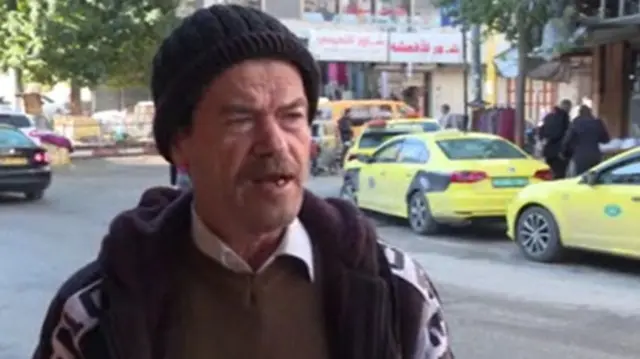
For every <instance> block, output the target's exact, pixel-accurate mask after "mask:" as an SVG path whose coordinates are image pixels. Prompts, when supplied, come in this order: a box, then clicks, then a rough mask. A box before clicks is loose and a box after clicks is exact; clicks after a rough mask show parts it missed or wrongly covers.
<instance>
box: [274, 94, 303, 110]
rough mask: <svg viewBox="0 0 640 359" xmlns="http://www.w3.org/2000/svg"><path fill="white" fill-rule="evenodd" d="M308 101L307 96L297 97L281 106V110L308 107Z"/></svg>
mask: <svg viewBox="0 0 640 359" xmlns="http://www.w3.org/2000/svg"><path fill="white" fill-rule="evenodd" d="M307 106H308V101H307V99H306V98H305V97H298V98H297V99H295V100H293V101H291V102H289V103H287V104H284V105H282V106H280V108H279V110H281V111H289V110H294V109H296V108H298V107H307Z"/></svg>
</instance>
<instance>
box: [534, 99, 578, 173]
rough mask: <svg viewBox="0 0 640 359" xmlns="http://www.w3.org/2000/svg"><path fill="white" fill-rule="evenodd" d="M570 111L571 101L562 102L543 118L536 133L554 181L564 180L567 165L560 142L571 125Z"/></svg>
mask: <svg viewBox="0 0 640 359" xmlns="http://www.w3.org/2000/svg"><path fill="white" fill-rule="evenodd" d="M570 110H571V101H569V100H566V99H565V100H562V102H560V105H559V106H557V107H554V109H553V111H551V112H550V113H549V114H547V115H546V116H545V117H544V119H543V120H542V126H541V127H540V130H539V132H538V136H539V138H540V140H542V141H544V147H543V150H542V156H543V157H544V159H545V162H547V164H548V165H549V167H550V168H551V172H553V178H554V179H559V178H564V177H565V176H566V172H567V166H568V164H569V162H568V161H567V159H566V157H565V156H564V155H565V154H564V153H563V152H562V140H563V138H564V137H565V135H566V133H567V130H568V129H569V126H570V124H571V122H570V120H569V111H570Z"/></svg>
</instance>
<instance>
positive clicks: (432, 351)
mask: <svg viewBox="0 0 640 359" xmlns="http://www.w3.org/2000/svg"><path fill="white" fill-rule="evenodd" d="M191 196H192V195H191V193H184V194H181V192H179V191H176V190H171V189H167V188H156V189H151V190H148V191H147V192H145V194H144V195H143V196H142V198H141V200H140V203H139V205H138V207H137V208H134V209H132V210H130V211H127V212H124V213H122V214H121V215H119V216H118V217H116V219H115V220H114V221H113V222H112V224H111V226H110V229H109V233H108V234H107V236H106V237H105V239H104V241H103V244H102V249H101V251H100V254H99V256H98V258H97V259H96V260H95V261H94V262H92V263H90V264H88V265H87V266H85V267H84V268H82V269H80V270H79V271H78V272H76V273H75V274H74V275H73V276H71V278H70V279H69V280H68V281H67V282H66V283H65V284H64V285H63V286H62V288H61V289H60V291H59V292H58V293H57V294H56V296H55V297H54V299H53V301H52V302H51V305H50V307H49V310H48V312H47V315H46V318H45V320H44V324H43V326H42V331H41V335H40V340H39V343H38V345H37V349H36V351H35V353H34V356H33V358H34V359H51V358H56V359H161V358H164V345H163V342H164V336H165V335H167V332H168V330H167V329H168V328H167V318H166V313H167V312H169V311H168V310H167V307H168V306H169V304H170V303H171V300H172V298H173V297H172V293H173V288H175V287H174V284H175V279H174V277H173V273H175V272H176V271H175V268H176V266H178V265H180V259H181V258H183V256H182V255H181V253H183V252H184V250H185V249H186V248H187V246H188V245H189V243H188V242H187V241H186V240H185V239H189V238H190V223H191V222H190V216H191V211H190V206H191V200H192V197H191ZM298 217H299V218H300V221H301V222H302V223H303V225H304V226H305V229H306V230H307V232H308V233H309V236H310V238H311V241H312V245H313V246H315V247H316V252H317V253H318V254H319V258H318V260H319V263H320V266H319V270H320V273H319V274H320V275H319V276H318V277H319V278H320V279H319V280H320V281H321V282H320V284H321V285H322V288H323V294H324V298H323V301H324V306H325V308H324V313H325V320H326V327H327V338H328V341H329V345H330V348H329V349H330V352H331V358H333V359H373V358H377V359H399V358H411V359H412V358H420V359H451V358H453V356H452V354H451V351H450V348H449V344H450V342H449V336H448V333H447V328H446V325H445V323H444V320H443V317H442V310H441V306H440V301H439V299H438V296H437V293H436V291H435V289H434V288H433V286H432V284H431V282H430V281H429V279H428V277H427V275H426V274H425V272H424V270H423V269H422V268H421V267H420V266H419V265H417V263H416V262H415V261H413V260H412V259H410V258H409V257H408V256H407V255H406V254H404V253H403V252H401V251H399V250H397V249H394V248H391V247H389V246H386V245H383V244H380V243H379V242H378V241H377V237H376V234H375V229H374V227H373V226H372V225H371V224H370V222H369V221H368V220H366V219H365V218H364V217H362V215H361V214H360V212H359V211H358V210H356V209H355V208H354V207H353V206H351V205H350V204H347V203H346V202H343V201H340V200H323V199H320V198H317V197H315V196H314V195H312V194H311V193H305V198H304V202H303V206H302V209H301V211H300V213H299V216H298Z"/></svg>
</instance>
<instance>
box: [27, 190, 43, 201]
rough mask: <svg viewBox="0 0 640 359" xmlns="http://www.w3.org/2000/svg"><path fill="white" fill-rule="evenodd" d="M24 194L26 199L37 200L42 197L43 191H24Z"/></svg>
mask: <svg viewBox="0 0 640 359" xmlns="http://www.w3.org/2000/svg"><path fill="white" fill-rule="evenodd" d="M24 196H25V198H26V199H27V200H28V201H37V200H39V199H42V197H44V191H32V192H25V194H24Z"/></svg>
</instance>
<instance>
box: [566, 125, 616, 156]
mask: <svg viewBox="0 0 640 359" xmlns="http://www.w3.org/2000/svg"><path fill="white" fill-rule="evenodd" d="M609 141H610V138H609V132H608V131H607V128H606V127H605V125H604V123H603V122H602V120H601V119H599V118H590V117H577V118H576V119H574V120H573V122H572V123H571V127H569V131H567V134H566V136H565V138H564V141H563V144H562V145H563V150H564V151H565V152H567V153H571V154H573V155H572V158H573V160H574V161H576V162H581V163H586V164H588V165H595V164H597V163H598V162H599V161H600V159H601V158H602V153H601V151H600V144H603V143H607V142H609Z"/></svg>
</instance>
